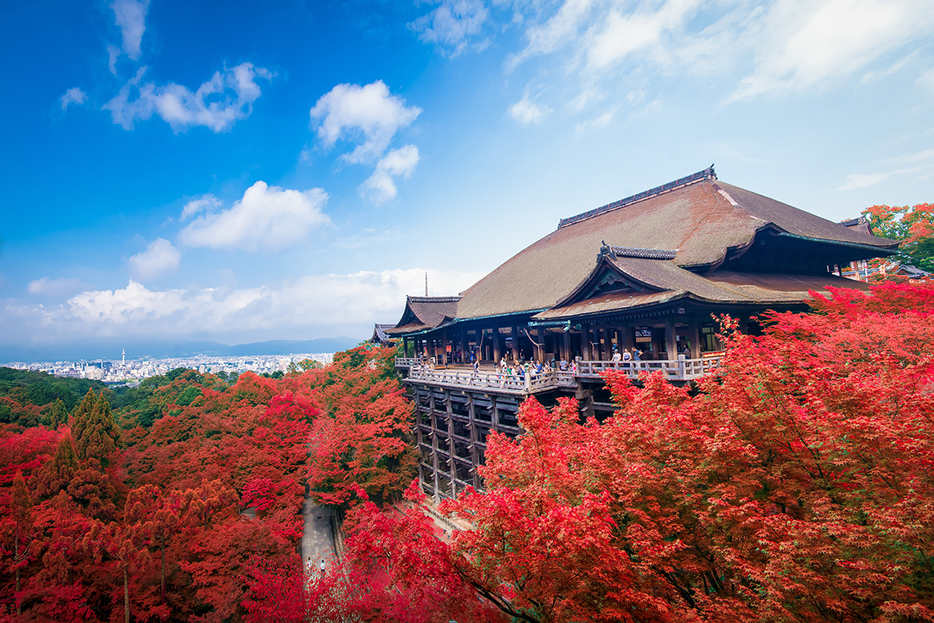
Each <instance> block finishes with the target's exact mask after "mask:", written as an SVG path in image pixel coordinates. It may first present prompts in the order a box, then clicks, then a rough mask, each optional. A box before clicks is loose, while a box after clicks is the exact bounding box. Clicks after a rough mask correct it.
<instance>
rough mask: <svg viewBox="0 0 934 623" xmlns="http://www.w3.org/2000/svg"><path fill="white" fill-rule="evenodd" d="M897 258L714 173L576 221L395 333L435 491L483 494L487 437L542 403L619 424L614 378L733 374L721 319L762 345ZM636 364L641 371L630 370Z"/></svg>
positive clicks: (411, 303) (421, 310)
mask: <svg viewBox="0 0 934 623" xmlns="http://www.w3.org/2000/svg"><path fill="white" fill-rule="evenodd" d="M897 245H898V243H897V242H894V241H891V240H887V239H883V238H879V237H876V236H872V235H870V234H868V233H865V232H862V231H859V230H857V229H854V228H847V227H845V226H843V225H841V224H838V223H833V222H831V221H828V220H826V219H823V218H820V217H818V216H815V215H813V214H810V213H808V212H805V211H803V210H799V209H797V208H794V207H792V206H790V205H787V204H785V203H782V202H780V201H776V200H774V199H770V198H768V197H764V196H762V195H759V194H756V193H753V192H750V191H748V190H745V189H742V188H739V187H737V186H732V185H730V184H726V183H724V182H722V181H720V180H718V179H717V176H716V174H715V172H714V169H713V166H711V167H709V168H707V169H704V170H703V171H699V172H697V173H695V174H693V175H690V176H687V177H684V178H681V179H679V180H676V181H673V182H670V183H668V184H665V185H663V186H659V187H657V188H653V189H651V190H647V191H645V192H642V193H639V194H637V195H633V196H631V197H627V198H625V199H621V200H619V201H616V202H613V203H610V204H608V205H605V206H601V207H599V208H596V209H593V210H589V211H587V212H583V213H581V214H578V215H576V216H572V217H570V218H566V219H562V220H561V221H560V222H559V223H558V228H557V229H556V230H555V231H553V232H552V233H550V234H548V235H547V236H545V237H544V238H542V239H541V240H538V241H537V242H535V243H533V244H532V245H530V246H529V247H527V248H526V249H524V250H522V251H520V252H519V253H518V254H516V255H515V256H513V257H512V258H511V259H509V260H508V261H506V262H505V263H504V264H502V265H501V266H499V267H498V268H497V269H495V270H494V271H493V272H491V273H490V274H489V275H487V276H486V277H484V278H483V279H481V280H480V281H478V282H477V283H476V284H474V285H473V286H472V287H470V288H469V289H468V290H467V291H465V292H463V293H462V294H461V295H460V296H453V297H414V296H410V297H407V298H406V304H405V310H404V312H403V314H402V318H401V319H400V320H399V322H397V323H396V324H395V325H394V326H392V327H382V331H383V332H384V333H385V335H386V336H387V337H389V338H393V339H396V340H397V341H401V344H402V346H403V349H404V353H405V356H404V357H402V358H399V359H398V360H397V367H398V368H399V369H400V370H401V371H402V372H403V374H404V375H405V376H406V379H405V382H406V384H407V386H408V387H409V388H410V391H411V392H412V396H413V399H414V401H415V403H416V405H417V407H416V408H417V415H416V418H417V442H418V448H419V451H420V454H421V461H420V464H419V476H420V479H421V483H422V486H423V489H424V490H425V492H426V494H428V495H431V496H434V497H435V498H442V497H456V496H457V495H458V494H459V493H460V492H461V491H462V490H463V489H464V488H465V487H466V486H468V485H471V486H474V487H475V488H482V483H481V482H480V479H479V476H478V475H477V471H476V467H477V466H478V465H481V464H482V463H483V460H484V451H485V449H486V443H485V442H486V437H487V435H489V433H490V431H493V430H496V431H500V432H503V433H506V434H509V435H517V434H519V433H520V432H521V431H520V429H519V425H518V420H517V418H516V414H517V412H518V408H519V405H520V404H521V402H522V401H523V400H524V399H525V398H526V397H527V396H529V395H535V396H536V397H537V398H538V399H539V400H540V401H541V402H543V403H545V404H549V403H553V402H555V401H556V400H557V398H559V397H561V396H575V397H576V398H578V400H579V401H580V405H581V411H582V415H595V416H597V417H604V416H606V415H608V414H610V413H612V410H613V406H612V405H611V404H610V399H609V394H608V391H607V390H606V389H605V387H604V386H603V381H602V378H601V376H600V373H601V372H602V371H604V370H606V369H608V368H616V369H621V370H623V371H625V372H626V373H628V374H630V375H631V376H633V377H635V376H637V375H638V373H639V372H641V371H643V370H650V371H651V370H662V371H663V372H664V373H665V374H666V375H667V377H668V378H669V379H670V380H671V381H672V382H676V383H685V382H690V381H691V380H692V379H695V378H697V377H699V376H701V375H703V374H707V373H709V372H710V371H711V370H712V369H713V368H714V367H715V366H716V364H717V362H718V355H719V353H720V348H721V346H720V344H719V343H718V341H717V337H716V334H717V330H718V326H717V324H716V321H715V318H714V316H715V315H719V314H724V313H726V314H730V315H731V316H733V317H735V318H737V319H739V320H740V326H741V328H743V329H744V330H749V331H751V332H755V331H756V330H757V327H756V325H755V323H754V321H750V320H749V319H750V317H751V316H755V315H758V314H760V313H762V312H763V311H765V310H769V309H773V310H777V311H804V310H805V309H807V300H808V298H809V294H808V292H809V291H821V290H824V289H825V288H826V287H828V286H837V287H849V288H854V287H855V288H860V289H864V288H865V287H866V285H865V284H863V283H861V282H858V281H853V280H850V279H846V278H844V277H842V276H841V273H842V269H843V268H844V267H846V266H847V265H849V264H850V263H851V262H853V261H857V260H864V259H868V258H875V257H883V256H888V255H891V254H892V253H894V252H895V250H896V248H897ZM636 350H638V351H640V353H641V355H640V357H639V361H638V362H636V361H624V360H623V359H622V356H621V354H622V353H624V352H626V351H629V352H630V353H631V352H633V351H636ZM617 353H618V354H620V356H614V355H616V354H617ZM503 359H505V360H506V361H507V362H509V363H510V364H513V363H514V362H517V363H518V364H519V365H515V366H514V367H513V374H502V373H500V372H499V371H497V370H496V369H495V368H494V367H493V366H494V364H496V363H499V362H500V361H502V360H503ZM475 360H476V361H478V362H479V369H475V368H474V366H473V365H472V364H473V362H474V361H475ZM524 364H528V365H524ZM538 364H548V365H547V366H544V367H543V368H542V369H541V371H540V370H539V365H538Z"/></svg>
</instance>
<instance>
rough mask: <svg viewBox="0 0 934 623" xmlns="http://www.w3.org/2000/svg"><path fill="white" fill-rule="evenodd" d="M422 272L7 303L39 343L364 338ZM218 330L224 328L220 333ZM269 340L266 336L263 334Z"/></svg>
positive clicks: (455, 281)
mask: <svg viewBox="0 0 934 623" xmlns="http://www.w3.org/2000/svg"><path fill="white" fill-rule="evenodd" d="M425 272H426V271H425V269H422V268H411V269H396V270H384V271H381V272H372V271H362V272H358V273H351V274H325V275H306V276H303V277H300V278H298V279H292V280H288V281H282V282H277V283H272V284H267V285H262V286H259V287H255V288H240V289H232V288H192V289H170V290H163V291H160V290H154V289H149V288H147V287H146V286H145V285H143V284H142V283H140V282H138V281H135V280H131V281H130V282H129V283H128V285H127V286H126V287H125V288H118V289H114V290H91V291H86V292H82V293H80V294H78V295H76V296H73V297H72V298H70V299H69V300H68V301H67V302H66V303H65V304H64V305H62V306H61V307H58V308H54V309H53V308H46V307H42V306H28V305H22V306H19V307H10V308H7V312H8V320H9V321H10V322H14V321H16V322H18V323H19V324H20V331H21V332H22V333H24V334H26V335H28V334H30V333H33V334H35V338H36V340H37V341H41V340H50V341H51V340H58V339H60V338H61V337H62V336H67V337H69V338H71V339H76V338H85V337H107V336H135V337H139V336H152V335H159V336H162V337H168V336H171V337H182V336H187V337H205V336H208V335H211V336H213V337H215V338H225V337H226V338H227V339H229V340H231V341H237V340H241V339H243V337H244V336H252V337H254V338H256V337H259V338H260V339H263V337H262V336H270V335H289V334H296V333H299V332H303V333H308V332H312V331H313V332H315V333H319V334H323V335H336V334H339V333H346V334H350V335H359V336H361V337H362V336H364V335H366V334H368V332H369V331H372V328H373V320H374V318H378V319H383V320H384V321H386V322H392V321H395V320H398V318H399V317H400V316H401V315H402V309H403V306H404V304H405V295H406V294H412V295H418V294H420V293H423V292H424V287H425ZM427 272H428V276H429V280H430V282H431V287H432V293H433V294H437V295H445V294H457V293H458V292H461V291H463V290H464V289H466V288H467V287H469V286H470V285H471V284H473V283H474V282H475V281H476V280H477V279H479V278H480V277H481V276H482V274H481V273H465V272H455V271H438V270H428V271H427ZM219 327H223V328H224V331H225V333H219V332H218V328H219ZM266 339H268V337H267V338H266Z"/></svg>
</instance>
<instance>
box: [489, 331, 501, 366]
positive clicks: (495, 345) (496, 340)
mask: <svg viewBox="0 0 934 623" xmlns="http://www.w3.org/2000/svg"><path fill="white" fill-rule="evenodd" d="M490 337H491V338H492V339H493V365H497V366H498V365H499V360H500V357H501V353H502V351H501V350H500V349H499V327H493V335H491V336H490Z"/></svg>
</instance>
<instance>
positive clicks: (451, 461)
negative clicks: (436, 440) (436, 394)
mask: <svg viewBox="0 0 934 623" xmlns="http://www.w3.org/2000/svg"><path fill="white" fill-rule="evenodd" d="M444 407H445V409H446V410H447V412H448V413H447V423H448V475H449V476H450V477H451V498H453V499H457V460H456V459H455V458H454V457H455V456H457V452H456V448H455V447H454V444H455V443H456V442H455V441H454V413H453V410H452V408H451V391H450V390H445V391H444Z"/></svg>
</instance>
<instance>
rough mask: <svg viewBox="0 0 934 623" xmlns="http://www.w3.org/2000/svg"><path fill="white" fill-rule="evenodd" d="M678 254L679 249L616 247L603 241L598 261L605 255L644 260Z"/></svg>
mask: <svg viewBox="0 0 934 623" xmlns="http://www.w3.org/2000/svg"><path fill="white" fill-rule="evenodd" d="M676 255H678V250H677V249H638V248H635V247H615V246H613V245H611V244H607V243H606V242H604V243H603V246H601V247H600V255H598V256H597V261H598V262H599V261H600V258H602V257H604V256H609V257H612V258H617V257H637V258H640V259H643V260H673V259H675V256H676Z"/></svg>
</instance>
